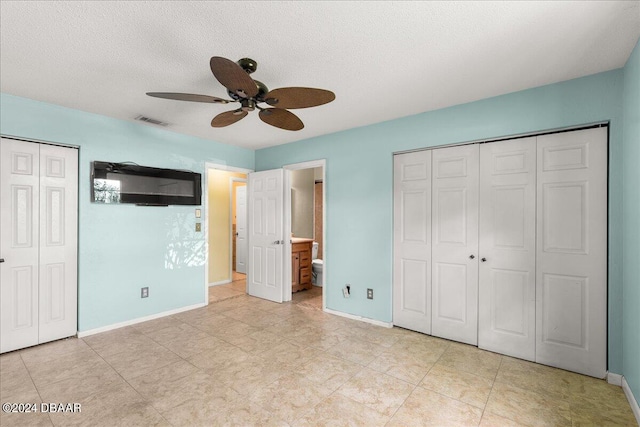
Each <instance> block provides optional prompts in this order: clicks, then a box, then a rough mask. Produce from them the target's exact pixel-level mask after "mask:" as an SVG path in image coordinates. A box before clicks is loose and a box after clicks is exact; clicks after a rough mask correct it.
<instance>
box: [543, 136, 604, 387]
mask: <svg viewBox="0 0 640 427" xmlns="http://www.w3.org/2000/svg"><path fill="white" fill-rule="evenodd" d="M607 132H608V129H607V128H595V129H587V130H581V131H574V132H565V133H557V134H551V135H544V136H539V137H538V147H537V163H538V165H537V170H538V172H537V173H538V188H537V229H538V231H537V260H536V264H537V266H536V362H539V363H543V364H548V365H552V366H556V367H559V368H563V369H569V370H572V371H575V372H580V373H583V374H586V375H591V376H594V377H598V378H603V377H604V375H605V374H606V368H607V365H606V355H607V354H606V350H607V345H606V344H607V330H606V325H607V322H606V315H607Z"/></svg>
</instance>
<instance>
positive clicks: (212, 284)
mask: <svg viewBox="0 0 640 427" xmlns="http://www.w3.org/2000/svg"><path fill="white" fill-rule="evenodd" d="M231 282H232V280H231V279H225V280H219V281H217V282H213V283H209V286H218V285H226V284H229V283H231Z"/></svg>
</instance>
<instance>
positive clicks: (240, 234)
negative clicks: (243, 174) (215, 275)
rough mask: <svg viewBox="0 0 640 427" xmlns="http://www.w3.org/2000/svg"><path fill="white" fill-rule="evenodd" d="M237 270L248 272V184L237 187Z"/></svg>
mask: <svg viewBox="0 0 640 427" xmlns="http://www.w3.org/2000/svg"><path fill="white" fill-rule="evenodd" d="M236 271H237V272H238V273H245V274H246V272H247V186H246V185H243V186H240V187H236Z"/></svg>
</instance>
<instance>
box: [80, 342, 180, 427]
mask: <svg viewBox="0 0 640 427" xmlns="http://www.w3.org/2000/svg"><path fill="white" fill-rule="evenodd" d="M138 332H139V331H138ZM140 333H142V332H140ZM143 335H144V334H143ZM145 336H146V335H145ZM78 339H81V340H82V341H83V342H84V343H85V344H86V345H87V346H88V347H89V348H90V349H91V350H92V351H93V352H94V353H95V354H96V355H97V356H98V357H99V358H100V359H102V360H103V361H104V363H106V364H107V365H108V366H109V367H110V368H111V369H113V371H114V372H115V373H116V374H118V376H119V377H120V378H121V379H122V381H124V382H125V383H126V384H127V385H128V386H129V387H130V388H131V390H133V391H134V392H135V393H136V394H137V395H138V396H140V397H141V398H142V400H143V401H144V402H145V403H146V404H148V405H149V406H150V407H152V408H153V410H154V411H156V412H157V413H158V415H160V417H162V419H163V420H165V421H166V422H167V423H168V424H170V425H172V426H173V424H171V423H170V422H169V420H167V419H166V418H165V416H164V414H163V413H162V412H160V411H159V410H157V409H156V407H155V406H153V404H152V403H151V401H149V400H148V399H147V398H146V397H144V396H143V395H142V394H140V392H139V391H138V390H137V389H136V388H135V387H134V386H132V385H131V384H130V383H129V381H127V379H126V378H125V377H123V376H122V374H121V373H120V372H118V370H117V369H116V368H114V367H113V365H111V364H110V363H109V362H108V361H107V360H106V359H105V358H104V357H102V355H101V354H100V353H98V351H97V350H96V349H94V348H93V347H91V344H89V343H88V342H86V341H84V339H82V338H78ZM152 341H153V340H152ZM154 342H155V341H154ZM118 354H119V353H118ZM178 357H179V356H178ZM165 366H168V365H165ZM163 367H164V366H163ZM158 369H160V368H158ZM151 372H153V371H151ZM134 378H135V377H134ZM113 388H115V387H113ZM94 394H95V393H94ZM89 396H93V395H89Z"/></svg>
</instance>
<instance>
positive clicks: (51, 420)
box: [18, 352, 55, 426]
mask: <svg viewBox="0 0 640 427" xmlns="http://www.w3.org/2000/svg"><path fill="white" fill-rule="evenodd" d="M18 356H20V361H21V362H22V365H23V366H24V369H26V370H27V374H28V375H29V379H30V380H31V384H32V385H33V388H35V389H36V393H38V397H39V398H40V402H44V400H43V399H42V395H41V394H40V390H39V389H38V386H36V382H35V381H34V380H33V377H32V376H31V371H30V370H29V368H28V367H27V364H26V362H25V361H24V359H23V358H22V352H20V353H18ZM47 418H49V422H50V423H51V425H52V426H55V424H54V422H53V419H52V418H51V413H47Z"/></svg>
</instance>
